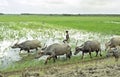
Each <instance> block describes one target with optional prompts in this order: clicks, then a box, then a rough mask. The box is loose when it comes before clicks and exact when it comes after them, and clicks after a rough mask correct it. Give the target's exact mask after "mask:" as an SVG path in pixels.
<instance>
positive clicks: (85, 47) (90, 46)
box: [74, 40, 102, 59]
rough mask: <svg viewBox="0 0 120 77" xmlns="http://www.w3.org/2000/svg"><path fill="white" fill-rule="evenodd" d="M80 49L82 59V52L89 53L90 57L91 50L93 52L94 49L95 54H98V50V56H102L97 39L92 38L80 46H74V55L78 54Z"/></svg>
mask: <svg viewBox="0 0 120 77" xmlns="http://www.w3.org/2000/svg"><path fill="white" fill-rule="evenodd" d="M80 51H82V59H83V56H84V53H89V55H90V58H92V56H91V52H94V51H96V56H97V55H98V52H99V51H100V56H102V55H101V47H100V43H99V42H98V41H96V40H94V41H86V42H85V43H84V44H82V45H81V46H77V47H76V48H75V53H74V55H76V54H78V53H79V52H80Z"/></svg>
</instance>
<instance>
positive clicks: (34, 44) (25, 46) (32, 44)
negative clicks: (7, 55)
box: [12, 40, 41, 53]
mask: <svg viewBox="0 0 120 77" xmlns="http://www.w3.org/2000/svg"><path fill="white" fill-rule="evenodd" d="M38 47H40V48H41V42H40V41H39V40H27V41H24V42H22V43H19V44H18V43H16V44H14V45H13V46H12V48H20V51H21V50H25V51H28V53H29V52H30V49H36V50H38Z"/></svg>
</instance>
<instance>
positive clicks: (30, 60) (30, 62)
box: [2, 52, 105, 72]
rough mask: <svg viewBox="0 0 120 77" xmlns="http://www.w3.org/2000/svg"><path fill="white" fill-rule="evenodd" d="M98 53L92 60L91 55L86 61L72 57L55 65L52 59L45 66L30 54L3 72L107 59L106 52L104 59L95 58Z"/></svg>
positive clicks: (93, 55)
mask: <svg viewBox="0 0 120 77" xmlns="http://www.w3.org/2000/svg"><path fill="white" fill-rule="evenodd" d="M95 55H96V53H92V59H91V58H90V56H89V54H85V56H84V59H81V56H82V55H80V56H74V57H73V56H72V57H71V59H67V60H66V57H63V58H59V57H58V59H57V60H56V62H55V63H54V62H53V60H52V59H51V60H50V61H48V64H47V65H45V64H44V62H45V61H44V60H40V61H39V60H38V59H36V60H35V59H34V58H35V55H32V54H29V56H26V57H24V58H23V59H22V60H20V61H18V62H16V63H14V65H11V66H9V67H8V68H7V69H3V70H2V71H3V72H12V71H22V70H25V69H26V68H29V69H39V68H41V69H42V68H44V67H50V66H56V65H64V64H75V63H79V62H85V61H90V60H95V59H102V58H104V57H105V52H103V53H102V57H100V56H99V55H98V57H95Z"/></svg>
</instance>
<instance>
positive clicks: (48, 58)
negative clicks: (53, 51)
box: [45, 55, 53, 64]
mask: <svg viewBox="0 0 120 77" xmlns="http://www.w3.org/2000/svg"><path fill="white" fill-rule="evenodd" d="M52 57H53V56H52V55H51V56H49V57H47V59H46V61H45V64H47V62H48V60H50V59H51V58H52Z"/></svg>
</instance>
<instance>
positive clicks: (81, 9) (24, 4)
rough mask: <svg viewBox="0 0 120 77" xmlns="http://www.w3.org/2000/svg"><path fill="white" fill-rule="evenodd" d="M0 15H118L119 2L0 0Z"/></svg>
mask: <svg viewBox="0 0 120 77" xmlns="http://www.w3.org/2000/svg"><path fill="white" fill-rule="evenodd" d="M0 13H6V14H9V13H11V14H17V13H18V14H19V13H36V14H120V0H0Z"/></svg>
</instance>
